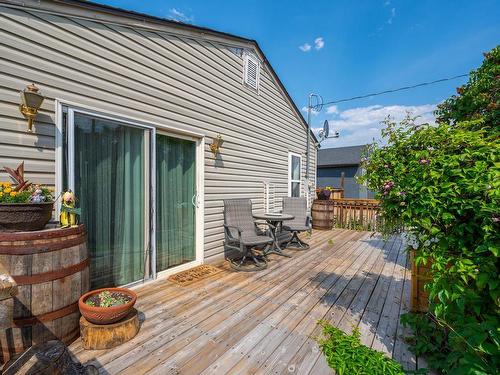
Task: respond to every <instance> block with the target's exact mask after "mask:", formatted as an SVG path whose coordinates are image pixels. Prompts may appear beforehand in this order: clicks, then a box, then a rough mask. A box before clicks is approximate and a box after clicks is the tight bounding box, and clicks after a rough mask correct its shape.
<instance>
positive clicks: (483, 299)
mask: <svg viewBox="0 0 500 375" xmlns="http://www.w3.org/2000/svg"><path fill="white" fill-rule="evenodd" d="M499 62H500V49H499V48H498V47H497V48H495V49H494V50H493V51H491V52H490V53H489V54H486V59H485V61H484V63H483V65H482V66H481V67H480V68H479V69H478V70H477V71H475V72H472V73H471V78H470V80H469V82H468V83H467V84H466V85H464V86H462V87H461V88H460V90H458V91H459V94H458V95H457V96H453V97H452V98H450V99H448V100H447V101H445V102H444V103H443V104H442V105H441V106H440V108H439V110H438V113H437V115H438V118H439V123H438V124H437V125H420V126H417V125H415V118H412V117H410V116H408V117H407V118H406V119H405V120H403V121H402V122H401V123H399V124H398V123H395V122H394V121H392V120H391V119H390V118H389V119H387V120H386V122H385V123H386V128H385V129H384V130H383V135H384V136H385V137H386V139H387V141H388V143H387V145H386V146H383V145H378V144H373V145H370V146H369V147H368V148H367V150H366V155H365V158H364V161H363V165H364V168H365V169H366V174H365V175H364V176H362V177H361V181H362V182H364V183H366V184H367V185H368V187H369V188H370V189H371V190H374V191H376V192H378V193H377V195H378V198H379V199H380V201H381V206H382V211H383V215H384V217H385V222H386V224H387V228H386V231H387V232H395V231H399V230H400V229H401V228H405V232H406V239H407V241H408V244H409V246H410V247H411V248H413V249H414V250H415V255H416V258H415V260H416V262H417V263H421V262H422V263H424V264H430V265H431V269H432V279H431V280H430V281H429V282H428V283H427V285H426V289H427V290H428V292H429V302H430V307H429V314H428V315H427V316H425V317H422V316H418V317H415V316H414V317H406V318H405V321H404V322H405V323H406V324H410V325H411V326H413V328H415V329H416V330H417V335H416V337H415V338H414V340H415V341H414V342H413V349H414V350H415V351H416V352H417V354H419V355H427V356H428V363H429V365H430V366H431V367H434V368H436V369H438V370H440V371H441V372H442V373H447V374H454V375H456V374H496V373H497V369H498V368H500V318H499V317H500V281H499V277H500V274H499V265H500V262H499V256H500V137H499V136H498V135H499V117H498V98H499V97H498V88H499V86H498V78H499V73H500V70H499V69H500V67H499ZM424 326H425V327H424Z"/></svg>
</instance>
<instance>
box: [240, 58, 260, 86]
mask: <svg viewBox="0 0 500 375" xmlns="http://www.w3.org/2000/svg"><path fill="white" fill-rule="evenodd" d="M244 64H245V65H244V69H243V82H244V83H245V84H246V85H247V86H249V87H251V88H253V89H254V90H259V75H260V64H259V60H258V59H257V57H256V56H255V55H252V54H250V53H246V54H245V58H244Z"/></svg>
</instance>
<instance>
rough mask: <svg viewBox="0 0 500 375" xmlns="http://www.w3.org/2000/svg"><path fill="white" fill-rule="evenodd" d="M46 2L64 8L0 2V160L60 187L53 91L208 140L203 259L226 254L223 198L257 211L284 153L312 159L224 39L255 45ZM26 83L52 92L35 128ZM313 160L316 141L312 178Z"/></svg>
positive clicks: (278, 103)
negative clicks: (24, 99)
mask: <svg viewBox="0 0 500 375" xmlns="http://www.w3.org/2000/svg"><path fill="white" fill-rule="evenodd" d="M46 4H47V2H42V5H44V6H47V7H48V5H46ZM49 5H50V7H52V8H53V9H55V8H57V13H60V14H51V13H48V12H41V11H39V10H36V9H29V8H21V7H19V8H18V7H7V6H0V165H2V166H3V165H6V166H11V167H12V166H15V165H16V164H17V163H18V162H19V161H20V160H25V164H26V171H27V172H26V174H27V177H28V178H29V179H31V180H32V181H34V182H40V183H46V184H51V185H54V184H55V152H54V148H55V126H54V123H55V113H54V111H55V99H56V98H57V99H61V100H63V101H68V102H74V103H79V104H81V105H84V106H91V107H94V108H97V109H99V110H100V111H101V112H111V113H120V114H121V116H123V117H130V118H134V119H136V120H140V121H143V122H145V123H157V124H163V125H164V126H166V127H173V128H177V129H179V131H181V132H182V131H192V132H196V133H201V134H203V135H205V136H206V137H207V138H206V148H205V228H204V229H205V256H206V257H211V256H214V255H217V254H220V253H221V252H222V241H223V231H222V222H223V216H222V199H224V198H232V197H248V198H253V201H254V204H255V207H256V209H260V208H262V197H263V184H262V182H263V180H269V181H271V182H273V183H275V184H276V192H277V193H278V194H279V195H281V196H285V195H287V193H288V152H295V153H299V154H301V155H302V162H303V166H304V167H305V160H306V156H305V151H306V137H305V128H304V125H303V124H302V122H301V121H300V119H299V118H298V116H297V114H296V113H295V111H294V109H293V108H292V106H291V105H290V103H289V102H288V101H287V99H286V97H285V95H284V93H283V92H282V90H281V88H280V87H279V85H278V84H277V82H276V81H275V79H274V77H273V76H272V74H271V73H270V72H269V70H268V68H267V66H265V64H263V66H262V69H261V75H260V85H259V92H258V93H257V92H255V91H254V90H252V89H250V88H248V87H245V86H244V85H243V84H242V74H243V65H242V64H243V62H242V59H241V58H240V57H238V56H236V55H235V54H233V53H232V52H230V51H229V50H228V45H233V46H237V47H238V46H239V47H241V48H249V46H248V44H244V43H241V42H238V41H234V40H228V41H227V44H226V43H225V42H224V41H218V40H214V38H205V39H203V38H201V37H195V33H188V32H180V31H179V30H176V29H175V28H174V27H172V30H171V31H166V30H161V29H158V30H152V29H149V30H148V29H145V28H133V29H132V28H130V27H126V26H124V25H125V24H126V22H125V21H124V22H123V25H119V24H108V23H103V22H97V21H92V20H88V19H83V18H78V17H74V16H69V15H61V14H64V13H68V12H69V11H70V10H71V11H73V12H76V11H74V10H72V9H71V8H68V6H66V5H63V4H60V5H57V3H50V4H49ZM78 12H79V13H81V14H82V15H86V16H87V17H88V18H93V16H94V15H93V14H92V13H91V12H90V11H89V12H88V14H85V13H84V12H83V10H82V9H79V10H78ZM238 43H240V45H238ZM30 82H35V83H36V84H37V85H38V86H39V87H40V88H41V90H42V93H43V94H44V95H45V96H46V100H45V101H44V103H43V106H42V108H41V110H40V112H39V115H38V117H37V120H36V125H35V133H33V134H28V133H26V122H25V121H24V119H23V118H22V116H21V115H20V113H19V109H18V105H19V91H20V90H21V89H23V88H24V87H25V86H26V85H27V84H28V83H30ZM218 133H220V134H221V135H222V137H223V139H224V141H225V143H224V145H223V147H222V150H221V156H220V157H219V158H218V160H214V157H213V155H212V153H211V152H210V150H209V146H208V144H209V143H210V142H211V138H212V137H215V136H216V135H217V134H218ZM315 162H316V149H315V145H314V142H311V169H310V170H311V174H314V173H315V170H316V168H315ZM302 170H303V172H304V168H303V169H302ZM2 179H5V174H0V180H2ZM303 188H305V186H304V187H303Z"/></svg>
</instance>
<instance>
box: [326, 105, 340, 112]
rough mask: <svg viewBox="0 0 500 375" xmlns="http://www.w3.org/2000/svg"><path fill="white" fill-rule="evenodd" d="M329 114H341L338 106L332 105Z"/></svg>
mask: <svg viewBox="0 0 500 375" xmlns="http://www.w3.org/2000/svg"><path fill="white" fill-rule="evenodd" d="M326 113H327V114H337V113H339V109H338V108H337V106H336V105H331V106H329V107H328V108H327V109H326Z"/></svg>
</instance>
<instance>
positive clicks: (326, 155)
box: [318, 145, 365, 168]
mask: <svg viewBox="0 0 500 375" xmlns="http://www.w3.org/2000/svg"><path fill="white" fill-rule="evenodd" d="M364 148H365V145H360V146H348V147H338V148H325V149H321V150H318V168H325V167H339V166H356V165H359V162H360V161H361V154H362V153H363V149H364Z"/></svg>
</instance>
